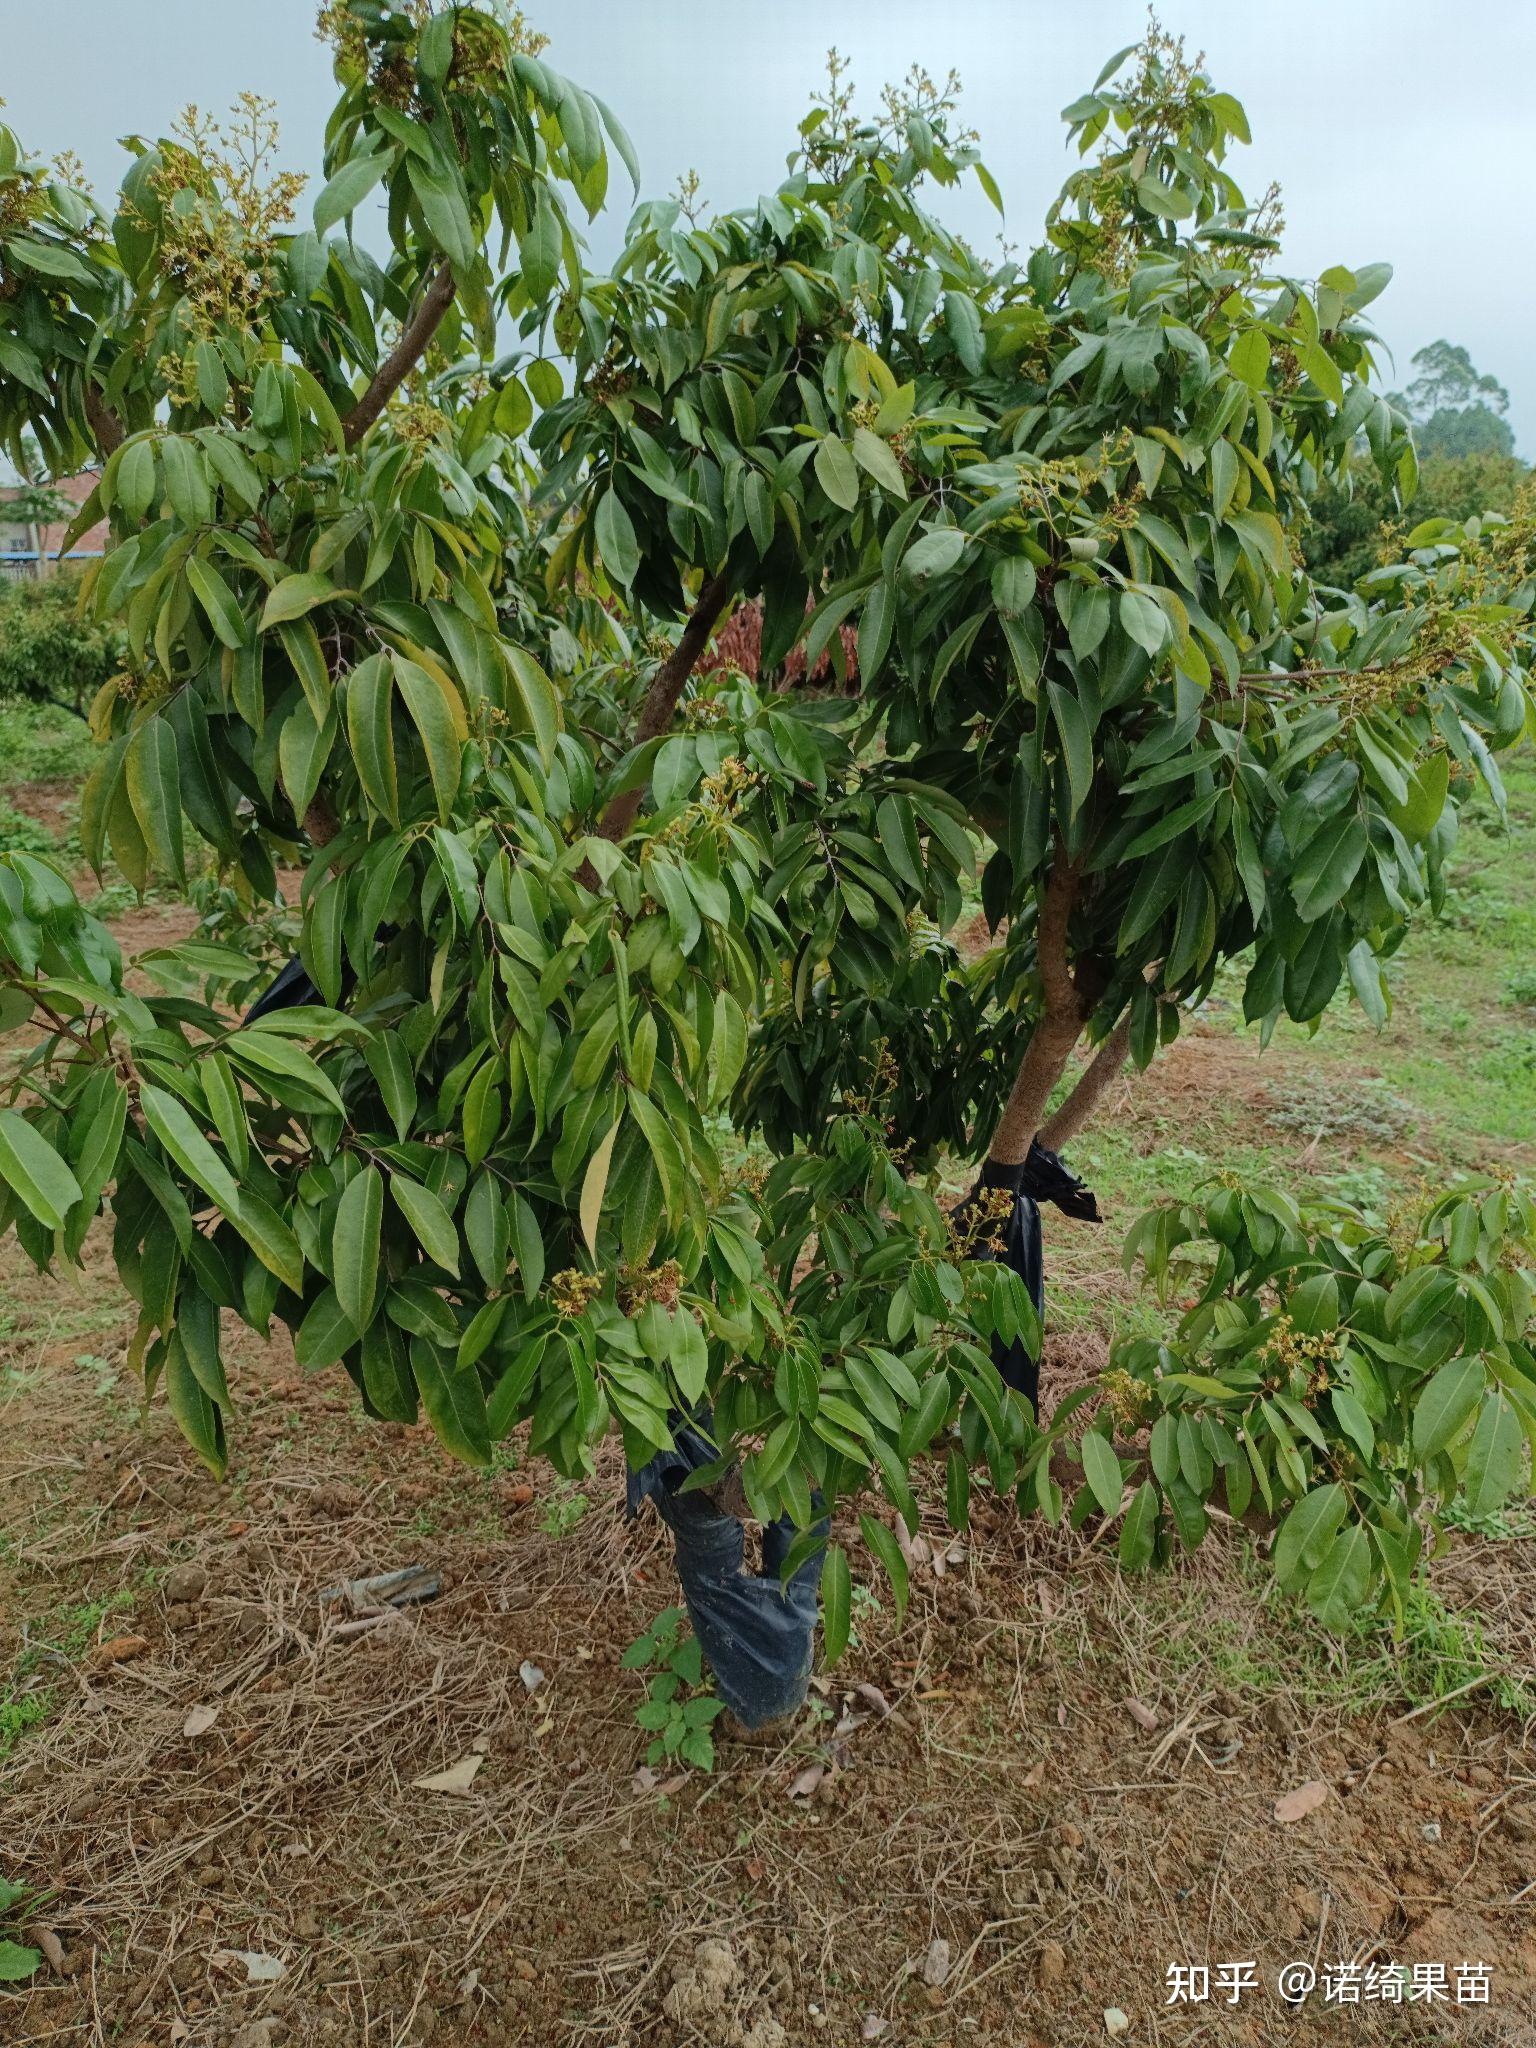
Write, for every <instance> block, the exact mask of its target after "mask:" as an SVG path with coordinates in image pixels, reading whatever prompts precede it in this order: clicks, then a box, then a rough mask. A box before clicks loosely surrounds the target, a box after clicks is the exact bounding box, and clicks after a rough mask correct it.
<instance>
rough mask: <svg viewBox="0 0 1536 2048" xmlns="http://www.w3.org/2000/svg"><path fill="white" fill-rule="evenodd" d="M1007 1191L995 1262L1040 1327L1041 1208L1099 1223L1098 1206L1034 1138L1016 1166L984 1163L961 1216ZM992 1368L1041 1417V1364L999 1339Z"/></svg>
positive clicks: (1018, 1343) (1018, 1344) (1019, 1343)
mask: <svg viewBox="0 0 1536 2048" xmlns="http://www.w3.org/2000/svg"><path fill="white" fill-rule="evenodd" d="M989 1188H1007V1189H1010V1190H1011V1191H1012V1194H1013V1208H1012V1209H1011V1210H1010V1212H1009V1214H1008V1218H1007V1222H1006V1224H1005V1225H1004V1228H1003V1232H1002V1250H1001V1251H1000V1252H999V1253H998V1254H997V1256H998V1257H1000V1258H1002V1259H1004V1260H1006V1261H1007V1263H1008V1264H1009V1265H1010V1266H1012V1268H1013V1270H1014V1271H1015V1273H1017V1274H1018V1275H1019V1277H1020V1279H1021V1280H1022V1281H1023V1282H1024V1285H1025V1286H1026V1287H1027V1288H1028V1289H1029V1297H1030V1300H1031V1301H1033V1303H1034V1304H1035V1313H1036V1314H1037V1315H1038V1316H1040V1318H1041V1319H1042V1321H1043V1320H1044V1316H1045V1259H1044V1255H1043V1252H1042V1249H1041V1242H1040V1205H1041V1203H1042V1202H1054V1203H1055V1205H1056V1207H1057V1208H1058V1209H1060V1210H1061V1212H1062V1214H1063V1215H1065V1216H1073V1217H1076V1218H1078V1219H1079V1220H1080V1221H1082V1222H1084V1223H1097V1222H1098V1221H1099V1205H1098V1203H1097V1202H1096V1201H1095V1200H1094V1197H1093V1194H1092V1192H1091V1190H1090V1189H1088V1188H1085V1187H1084V1186H1083V1183H1082V1182H1081V1181H1080V1180H1079V1179H1078V1178H1077V1176H1076V1175H1075V1174H1073V1173H1069V1172H1068V1171H1067V1168H1066V1167H1065V1166H1063V1164H1062V1163H1061V1160H1060V1159H1059V1158H1058V1156H1057V1155H1056V1154H1055V1153H1054V1152H1052V1151H1049V1150H1048V1149H1047V1148H1046V1147H1045V1146H1044V1145H1042V1144H1041V1143H1040V1140H1039V1139H1038V1138H1036V1139H1035V1141H1034V1143H1033V1144H1032V1145H1031V1146H1030V1148H1029V1157H1028V1158H1027V1159H1021V1160H1019V1161H1018V1162H1017V1163H1016V1164H1012V1165H1008V1164H1005V1163H1004V1162H1003V1161H1001V1160H997V1159H989V1160H987V1162H986V1163H985V1165H984V1166H983V1167H982V1169H981V1174H980V1177H979V1178H978V1180H977V1182H976V1185H975V1187H974V1188H973V1189H972V1190H971V1192H970V1194H969V1195H967V1196H966V1198H965V1202H963V1203H962V1204H961V1209H962V1210H963V1209H964V1208H965V1207H966V1206H967V1205H968V1204H969V1203H971V1202H972V1201H974V1200H975V1198H976V1196H977V1195H978V1194H979V1193H981V1192H982V1190H984V1189H989ZM992 1363H993V1364H994V1365H995V1366H996V1367H997V1369H998V1371H999V1372H1000V1373H1001V1374H1002V1376H1003V1378H1004V1380H1005V1381H1006V1382H1007V1384H1008V1385H1009V1386H1010V1387H1013V1388H1015V1389H1016V1390H1017V1391H1018V1392H1019V1393H1021V1394H1022V1395H1023V1396H1024V1398H1025V1399H1026V1400H1027V1401H1028V1403H1029V1405H1030V1408H1031V1410H1032V1411H1033V1412H1034V1413H1035V1414H1036V1415H1037V1416H1038V1414H1039V1412H1040V1359H1039V1355H1038V1353H1036V1352H1032V1351H1031V1350H1030V1349H1029V1347H1028V1345H1027V1344H1025V1342H1024V1340H1023V1339H1022V1338H1021V1337H1016V1338H1015V1339H1014V1340H1013V1342H1012V1343H1011V1344H1005V1343H1004V1342H1003V1341H1002V1339H1001V1338H1000V1337H994V1338H993V1340H992Z"/></svg>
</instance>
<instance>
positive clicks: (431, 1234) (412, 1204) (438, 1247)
mask: <svg viewBox="0 0 1536 2048" xmlns="http://www.w3.org/2000/svg"><path fill="white" fill-rule="evenodd" d="M389 1191H390V1193H391V1194H392V1195H393V1196H394V1198H395V1203H396V1206H397V1207H398V1208H399V1211H400V1213H401V1215H402V1216H403V1217H404V1218H405V1220H406V1222H407V1223H409V1224H410V1226H411V1228H412V1230H413V1231H414V1232H415V1233H416V1240H417V1243H418V1244H420V1246H421V1248H422V1250H423V1251H424V1252H425V1253H426V1255H427V1257H428V1258H429V1259H431V1260H432V1262H433V1264H434V1265H438V1266H442V1267H444V1268H445V1269H446V1270H447V1271H448V1272H450V1273H452V1274H453V1276H454V1278H455V1279H457V1278H458V1272H459V1233H458V1229H457V1227H456V1225H455V1223H454V1220H453V1218H452V1217H451V1216H450V1215H449V1213H448V1211H447V1210H446V1209H445V1208H444V1207H443V1204H442V1202H441V1201H440V1200H439V1198H438V1197H437V1196H436V1195H434V1194H433V1192H432V1190H431V1189H430V1188H424V1187H422V1186H421V1185H420V1184H419V1183H418V1182H416V1181H413V1180H407V1179H406V1178H405V1177H404V1175H402V1174H398V1173H394V1174H391V1175H390V1178H389Z"/></svg>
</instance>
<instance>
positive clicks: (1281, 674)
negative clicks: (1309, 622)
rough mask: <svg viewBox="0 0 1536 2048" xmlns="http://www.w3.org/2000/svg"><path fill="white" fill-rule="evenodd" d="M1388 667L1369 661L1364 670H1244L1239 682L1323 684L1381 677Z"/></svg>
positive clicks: (1383, 663)
mask: <svg viewBox="0 0 1536 2048" xmlns="http://www.w3.org/2000/svg"><path fill="white" fill-rule="evenodd" d="M1387 666H1388V664H1387V663H1386V662H1384V661H1368V662H1366V663H1365V665H1364V667H1362V668H1256V669H1244V670H1243V672H1242V674H1241V675H1240V676H1239V677H1238V679H1237V680H1238V681H1239V682H1240V683H1313V682H1321V681H1323V680H1324V679H1325V678H1326V677H1328V676H1375V675H1380V674H1381V672H1382V670H1383V669H1384V668H1386V667H1387Z"/></svg>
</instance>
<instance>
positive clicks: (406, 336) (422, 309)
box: [341, 262, 458, 448]
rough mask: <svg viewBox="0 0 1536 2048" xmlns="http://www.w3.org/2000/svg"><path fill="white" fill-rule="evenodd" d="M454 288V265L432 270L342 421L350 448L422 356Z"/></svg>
mask: <svg viewBox="0 0 1536 2048" xmlns="http://www.w3.org/2000/svg"><path fill="white" fill-rule="evenodd" d="M457 290H458V280H457V279H456V278H455V277H454V274H453V265H452V264H451V263H446V262H445V263H440V264H439V265H438V267H437V270H436V271H435V272H434V273H433V277H432V282H431V283H430V284H429V285H428V286H427V289H426V291H425V292H424V293H423V294H422V300H421V304H420V305H419V306H418V307H417V308H416V310H415V312H414V313H413V314H412V315H411V317H410V319H409V320H408V321H407V322H406V323H405V326H404V328H403V329H402V330H401V334H400V339H399V340H398V341H397V342H396V343H395V345H394V347H393V348H392V349H391V350H390V352H389V354H388V355H387V356H386V357H385V358H384V360H383V362H382V363H380V365H379V367H378V370H377V372H376V373H375V375H374V379H373V382H372V383H371V384H370V385H369V386H368V389H367V390H366V391H365V392H364V393H363V395H362V397H361V398H360V399H359V400H358V401H357V403H356V405H354V406H353V408H352V410H351V411H350V412H349V413H348V414H347V416H346V418H345V419H344V420H343V421H342V423H341V431H342V436H343V438H344V440H345V441H346V444H347V446H348V447H349V448H355V447H356V446H357V444H358V442H359V441H361V439H362V438H363V436H364V434H366V433H367V431H368V429H369V428H370V427H371V426H372V425H373V423H374V421H375V420H376V419H377V418H378V416H379V414H380V413H381V412H382V411H383V410H384V408H385V406H386V405H388V403H389V401H390V400H391V398H393V397H394V395H395V393H396V392H397V391H398V390H399V388H400V386H401V385H402V384H403V383H404V382H405V380H406V378H407V377H408V376H409V375H410V373H411V371H412V370H414V369H415V367H416V365H417V363H418V362H420V360H421V358H422V356H423V355H425V353H426V351H427V346H428V344H429V343H430V341H431V339H432V337H433V335H434V334H436V332H437V330H438V328H439V327H440V326H441V325H442V319H443V315H444V314H445V313H446V312H447V310H448V308H449V307H450V306H451V305H452V304H453V295H454V293H455V292H456V291H457Z"/></svg>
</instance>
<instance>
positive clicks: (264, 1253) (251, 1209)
mask: <svg viewBox="0 0 1536 2048" xmlns="http://www.w3.org/2000/svg"><path fill="white" fill-rule="evenodd" d="M232 1221H233V1222H234V1226H235V1228H236V1230H238V1231H239V1233H240V1235H241V1236H242V1237H243V1238H244V1239H245V1241H246V1243H247V1244H248V1245H249V1246H250V1248H251V1250H252V1251H253V1252H254V1253H255V1254H256V1256H257V1258H258V1259H260V1261H261V1263H262V1264H263V1265H264V1266H265V1267H266V1268H267V1270H268V1272H269V1273H275V1274H276V1275H277V1277H278V1279H279V1280H281V1281H282V1283H283V1285H284V1286H285V1287H288V1288H291V1289H292V1291H293V1292H294V1293H295V1294H302V1293H303V1291H304V1254H303V1253H302V1251H300V1249H299V1241H298V1239H297V1238H296V1237H295V1236H294V1234H293V1232H292V1231H291V1230H290V1229H289V1228H288V1225H287V1224H286V1223H285V1222H284V1221H283V1219H282V1217H281V1216H279V1215H278V1213H277V1211H276V1210H275V1209H274V1208H272V1207H271V1206H270V1204H268V1203H266V1202H264V1201H263V1200H262V1198H261V1197H260V1195H253V1194H252V1193H251V1192H250V1190H249V1189H248V1188H243V1189H242V1190H241V1192H240V1207H239V1209H238V1210H237V1211H236V1213H235V1215H234V1217H233V1219H232Z"/></svg>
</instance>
